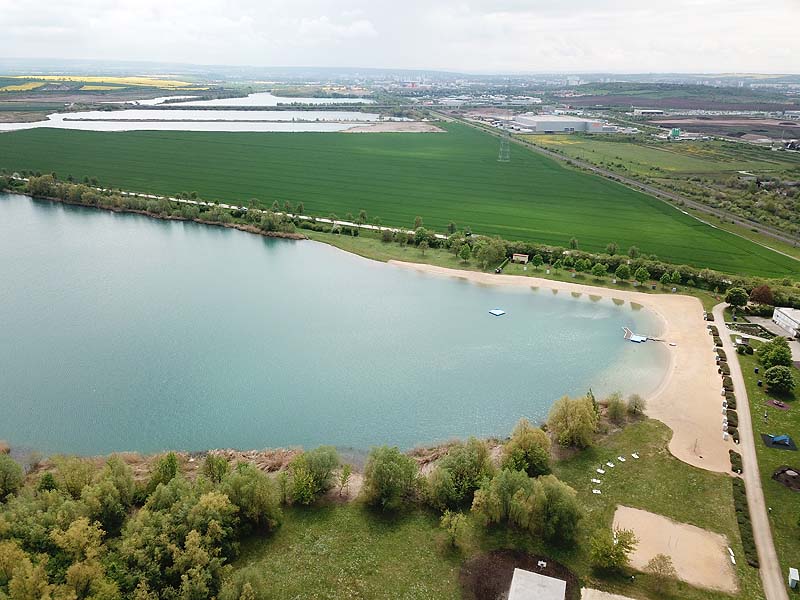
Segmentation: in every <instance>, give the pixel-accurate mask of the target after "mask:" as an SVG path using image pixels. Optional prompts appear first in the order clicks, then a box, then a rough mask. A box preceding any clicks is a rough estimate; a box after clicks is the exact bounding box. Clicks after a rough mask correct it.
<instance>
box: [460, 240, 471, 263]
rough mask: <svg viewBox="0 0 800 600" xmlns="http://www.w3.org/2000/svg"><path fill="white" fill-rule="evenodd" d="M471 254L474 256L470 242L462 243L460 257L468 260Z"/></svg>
mask: <svg viewBox="0 0 800 600" xmlns="http://www.w3.org/2000/svg"><path fill="white" fill-rule="evenodd" d="M470 256H472V250H471V249H470V247H469V244H462V246H461V248H460V249H459V250H458V258H460V259H461V260H463V261H464V263H465V264H466V262H467V261H468V260H469V258H470Z"/></svg>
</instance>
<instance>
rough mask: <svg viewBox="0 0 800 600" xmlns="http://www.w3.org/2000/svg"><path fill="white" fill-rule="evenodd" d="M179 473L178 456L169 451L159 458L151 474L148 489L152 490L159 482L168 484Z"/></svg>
mask: <svg viewBox="0 0 800 600" xmlns="http://www.w3.org/2000/svg"><path fill="white" fill-rule="evenodd" d="M177 474H178V457H177V455H176V454H175V453H174V452H168V453H167V454H165V455H164V456H162V457H161V458H159V459H158V461H157V462H156V466H155V468H154V469H153V472H152V474H151V475H150V483H149V484H148V486H147V487H148V489H149V490H150V491H151V492H152V491H153V490H155V489H156V488H157V487H158V484H159V483H163V484H167V483H169V482H170V481H172V480H173V479H174V478H175V476H176V475H177Z"/></svg>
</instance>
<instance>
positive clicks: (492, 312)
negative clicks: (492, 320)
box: [489, 308, 506, 317]
mask: <svg viewBox="0 0 800 600" xmlns="http://www.w3.org/2000/svg"><path fill="white" fill-rule="evenodd" d="M489 314H490V315H494V316H495V317H502V316H503V315H504V314H506V311H504V310H502V309H500V308H493V309H492V310H490V311H489Z"/></svg>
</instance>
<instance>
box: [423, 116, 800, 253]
mask: <svg viewBox="0 0 800 600" xmlns="http://www.w3.org/2000/svg"><path fill="white" fill-rule="evenodd" d="M437 114H438V113H437ZM456 120H458V121H459V122H461V123H464V124H466V125H470V126H472V127H475V128H476V129H480V130H481V131H484V132H486V133H489V134H492V135H495V136H496V137H502V136H503V132H501V131H499V130H497V129H494V128H491V129H490V128H488V127H484V126H482V125H479V124H477V123H474V122H471V121H467V120H465V119H456ZM511 141H513V142H514V143H516V144H519V145H521V146H525V147H526V148H530V149H531V150H533V151H535V152H538V153H539V154H544V155H545V156H548V157H550V158H554V159H556V160H559V161H562V162H566V163H567V164H569V165H572V166H575V167H580V168H581V169H586V170H587V171H591V172H592V173H594V174H595V175H600V176H602V177H606V178H608V179H614V180H617V181H619V182H620V183H623V184H625V185H627V186H628V187H632V188H635V189H637V190H640V191H642V192H645V193H646V194H649V195H650V196H655V197H656V198H659V199H661V200H665V201H667V203H668V204H669V205H670V206H672V207H673V208H675V209H676V210H681V208H680V207H679V206H675V205H674V204H673V203H674V202H682V203H683V204H684V205H685V206H688V207H690V208H693V209H695V210H699V211H700V212H704V213H706V214H710V215H714V216H715V217H718V218H720V219H723V220H725V221H728V222H730V221H733V222H734V223H736V224H737V225H739V226H741V227H747V229H756V230H757V231H758V232H759V233H761V234H763V235H766V236H769V237H771V238H773V239H776V240H779V241H781V242H784V243H786V244H789V245H792V246H797V245H798V240H797V239H796V238H793V237H792V236H790V235H788V234H785V233H783V232H780V231H778V230H776V229H772V228H771V227H767V226H765V225H762V224H761V223H757V222H755V221H750V220H748V219H742V218H740V217H737V216H736V215H733V214H731V213H729V212H726V211H722V210H718V209H716V208H713V207H711V206H708V205H707V204H703V203H702V202H697V201H696V200H692V199H691V198H688V197H685V196H682V195H680V194H676V193H675V192H670V191H667V190H662V189H661V188H657V187H654V186H652V185H649V184H646V183H642V182H641V181H639V180H637V179H632V178H630V177H626V176H625V175H620V174H619V173H616V172H614V171H609V170H608V169H604V168H602V167H598V166H596V165H593V164H592V163H589V162H586V161H583V160H578V159H576V158H568V157H566V156H564V155H563V154H558V153H557V152H552V151H550V150H546V149H545V148H542V147H541V146H537V145H536V144H532V143H530V142H528V141H526V140H522V139H519V138H515V137H512V138H511ZM687 214H688V213H687ZM689 216H691V215H689ZM695 218H697V217H695ZM698 221H702V222H703V223H706V224H707V225H710V226H711V227H715V228H716V227H717V226H716V225H714V224H713V223H708V222H707V221H703V220H702V219H698ZM729 233H732V234H733V235H737V236H739V237H741V238H744V239H749V238H745V236H743V235H740V234H738V233H734V232H729ZM750 241H752V242H753V243H755V244H759V245H760V246H764V247H765V248H769V249H770V250H772V251H774V252H778V253H779V254H783V255H784V256H788V257H789V258H793V259H795V260H798V259H797V258H796V257H794V256H792V255H790V254H786V253H785V252H781V251H780V250H776V249H775V248H772V247H770V246H768V245H766V244H761V243H760V242H756V241H754V240H750Z"/></svg>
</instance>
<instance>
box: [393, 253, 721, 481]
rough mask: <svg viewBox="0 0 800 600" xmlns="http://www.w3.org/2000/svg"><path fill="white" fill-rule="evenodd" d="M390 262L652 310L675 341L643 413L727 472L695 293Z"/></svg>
mask: <svg viewBox="0 0 800 600" xmlns="http://www.w3.org/2000/svg"><path fill="white" fill-rule="evenodd" d="M390 263H391V264H395V265H399V266H403V267H405V268H410V269H415V270H417V271H420V272H423V273H428V274H431V275H435V276H449V277H458V278H460V279H466V280H469V281H472V282H475V283H479V284H482V285H501V286H503V285H504V286H518V287H526V288H530V287H532V286H537V287H539V288H544V289H554V290H563V291H566V292H578V293H582V294H586V295H595V296H602V297H604V298H616V299H621V300H625V301H628V302H635V303H637V304H640V305H642V306H644V307H646V308H648V309H650V310H651V311H653V312H654V313H655V314H656V315H657V316H659V317H660V318H661V320H662V323H663V331H662V333H661V336H660V337H661V338H662V339H664V340H666V342H669V343H673V344H675V346H667V350H668V351H669V355H670V365H669V367H668V369H667V373H666V375H665V377H664V380H663V381H662V383H661V385H660V386H659V388H658V389H657V390H656V391H655V392H654V393H653V394H651V396H650V397H649V398H647V410H646V411H645V412H646V413H647V415H648V416H650V417H652V418H654V419H658V420H659V421H661V422H663V423H665V424H666V425H667V426H668V427H669V428H670V429H672V431H673V436H672V439H671V440H670V442H669V450H670V452H671V453H672V454H673V455H674V456H675V457H677V458H679V459H680V460H682V461H684V462H686V463H688V464H690V465H693V466H696V467H699V468H701V469H707V470H709V471H716V472H719V473H728V472H729V471H730V459H729V457H728V449H729V448H732V447H733V444H732V443H731V442H726V441H723V439H722V430H721V428H720V425H721V422H720V407H721V400H720V395H719V390H720V380H719V375H718V373H717V366H716V363H715V360H714V345H713V340H712V339H711V336H710V335H708V330H707V329H706V323H705V321H703V307H702V305H701V304H700V301H699V300H698V299H697V298H693V297H691V296H681V295H678V294H647V293H645V292H636V291H628V290H611V289H608V288H599V287H594V286H589V285H583V284H577V283H568V282H563V281H552V280H549V279H539V278H537V277H525V276H521V275H496V274H494V273H479V272H476V271H461V270H458V269H446V268H444V267H436V266H434V265H423V264H418V263H404V262H399V261H390ZM620 343H630V342H623V340H622V332H620ZM647 343H661V342H647Z"/></svg>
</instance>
